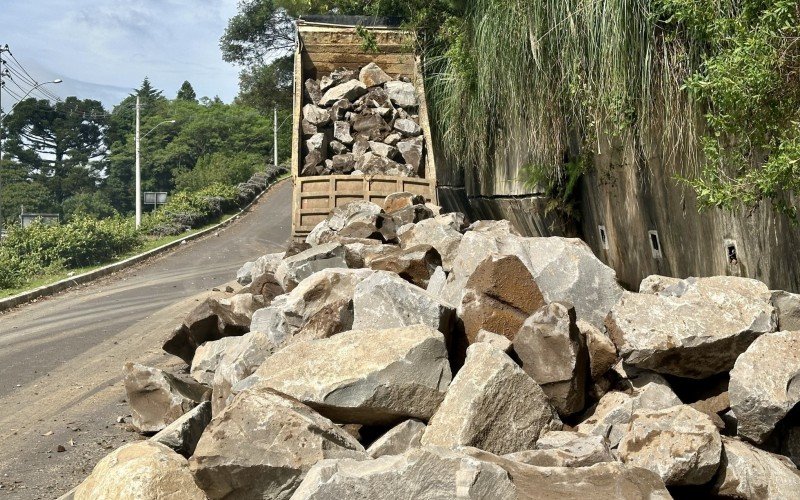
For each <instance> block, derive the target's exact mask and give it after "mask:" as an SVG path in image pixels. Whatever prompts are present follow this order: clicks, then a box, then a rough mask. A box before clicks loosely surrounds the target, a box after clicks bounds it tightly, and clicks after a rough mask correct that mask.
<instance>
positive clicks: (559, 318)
mask: <svg viewBox="0 0 800 500" xmlns="http://www.w3.org/2000/svg"><path fill="white" fill-rule="evenodd" d="M473 276H474V274H473ZM470 279H471V278H470ZM514 352H516V353H517V356H518V357H519V359H520V361H521V364H522V369H523V370H525V373H527V374H528V375H530V376H531V378H532V379H533V380H534V381H536V383H537V384H539V385H540V386H541V387H542V390H543V391H544V393H545V394H547V398H548V400H549V401H550V404H552V405H553V407H554V408H555V409H556V410H557V411H558V412H559V414H560V415H572V414H573V413H577V412H579V411H581V410H582V409H583V407H584V404H585V396H586V384H587V381H588V379H589V377H588V375H589V355H588V353H587V350H586V344H585V343H584V340H583V337H582V336H581V333H580V330H578V326H577V324H576V319H575V309H574V308H573V307H572V306H570V305H569V304H562V303H560V302H553V303H552V304H548V305H546V306H544V307H542V308H541V309H539V310H538V311H536V312H535V313H534V314H533V315H531V317H530V318H528V319H527V320H526V321H525V323H524V324H523V325H522V328H520V329H519V332H518V333H517V335H516V336H515V337H514Z"/></svg>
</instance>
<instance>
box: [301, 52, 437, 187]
mask: <svg viewBox="0 0 800 500" xmlns="http://www.w3.org/2000/svg"><path fill="white" fill-rule="evenodd" d="M304 99H305V103H306V104H305V105H304V106H303V117H302V118H303V121H302V133H303V137H304V139H305V146H304V163H303V166H302V170H301V173H300V175H302V176H313V175H369V176H372V175H393V176H399V177H425V163H424V157H425V138H424V137H423V135H422V127H421V126H420V120H419V97H418V95H417V91H416V88H415V86H414V84H413V83H412V82H411V80H410V79H409V78H407V77H402V76H401V77H400V78H398V79H394V78H392V77H390V76H389V75H388V74H386V72H385V71H383V70H382V69H381V68H380V67H379V66H378V65H377V64H375V63H370V64H368V65H366V66H364V67H363V68H361V69H360V70H350V69H339V70H336V71H334V72H333V73H331V74H330V75H329V76H323V77H322V78H321V79H319V80H314V79H308V80H306V82H305V93H304Z"/></svg>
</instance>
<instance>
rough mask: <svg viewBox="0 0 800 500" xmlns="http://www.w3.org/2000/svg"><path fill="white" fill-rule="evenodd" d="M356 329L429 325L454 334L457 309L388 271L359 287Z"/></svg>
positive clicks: (355, 317)
mask: <svg viewBox="0 0 800 500" xmlns="http://www.w3.org/2000/svg"><path fill="white" fill-rule="evenodd" d="M353 316H354V319H353V328H354V329H357V330H358V329H367V328H396V327H402V326H411V325H418V324H422V325H426V326H428V327H430V328H434V329H436V330H439V331H440V332H442V333H443V334H445V335H448V334H449V333H450V329H451V325H452V322H453V316H454V311H453V308H452V307H450V306H448V305H446V304H444V303H442V302H441V301H440V300H439V299H438V298H436V297H434V296H433V295H430V294H428V292H426V291H425V290H423V289H421V288H419V287H417V286H415V285H413V284H411V283H409V282H408V281H406V280H404V279H403V278H401V277H400V276H398V275H396V274H394V273H391V272H388V271H375V272H374V273H373V274H372V275H371V276H369V277H368V278H366V279H364V280H363V281H361V282H360V283H359V284H358V285H356V287H355V293H354V294H353Z"/></svg>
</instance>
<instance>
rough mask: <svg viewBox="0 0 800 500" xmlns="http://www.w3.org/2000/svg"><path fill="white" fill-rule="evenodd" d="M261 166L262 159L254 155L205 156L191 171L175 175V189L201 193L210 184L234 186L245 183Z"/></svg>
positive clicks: (216, 154) (215, 154)
mask: <svg viewBox="0 0 800 500" xmlns="http://www.w3.org/2000/svg"><path fill="white" fill-rule="evenodd" d="M263 165H264V159H263V157H262V156H261V155H258V154H255V153H238V154H230V153H214V154H211V155H205V156H202V157H201V158H200V159H199V160H198V161H197V164H196V165H195V167H194V168H193V169H191V170H183V171H179V172H177V173H176V175H175V187H176V188H177V189H178V190H179V191H201V190H203V189H205V186H210V185H212V184H224V185H236V184H238V183H240V182H246V181H247V179H249V178H250V176H251V175H253V174H254V173H255V172H256V170H258V169H259V168H263Z"/></svg>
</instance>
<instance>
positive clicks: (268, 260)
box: [241, 252, 286, 305]
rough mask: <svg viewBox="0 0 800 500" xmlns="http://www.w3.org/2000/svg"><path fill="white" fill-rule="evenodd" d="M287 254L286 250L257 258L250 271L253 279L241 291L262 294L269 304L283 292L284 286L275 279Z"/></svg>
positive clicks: (265, 302) (266, 303) (265, 301)
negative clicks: (276, 272)
mask: <svg viewBox="0 0 800 500" xmlns="http://www.w3.org/2000/svg"><path fill="white" fill-rule="evenodd" d="M285 256H286V253H285V252H279V253H271V254H267V255H262V256H261V257H259V258H258V259H256V261H255V262H254V263H253V267H252V269H251V271H250V274H251V281H250V283H249V284H248V285H247V286H246V287H244V288H243V289H242V291H241V293H252V294H253V295H261V296H262V297H263V300H264V305H269V303H270V302H271V301H272V299H273V298H275V297H276V296H278V295H280V294H282V293H283V287H282V286H281V285H280V284H279V283H278V281H277V280H276V279H275V271H276V270H277V269H278V264H280V263H281V260H283V258H284V257H285Z"/></svg>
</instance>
